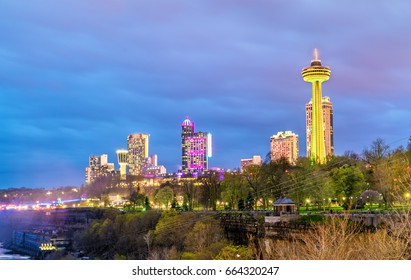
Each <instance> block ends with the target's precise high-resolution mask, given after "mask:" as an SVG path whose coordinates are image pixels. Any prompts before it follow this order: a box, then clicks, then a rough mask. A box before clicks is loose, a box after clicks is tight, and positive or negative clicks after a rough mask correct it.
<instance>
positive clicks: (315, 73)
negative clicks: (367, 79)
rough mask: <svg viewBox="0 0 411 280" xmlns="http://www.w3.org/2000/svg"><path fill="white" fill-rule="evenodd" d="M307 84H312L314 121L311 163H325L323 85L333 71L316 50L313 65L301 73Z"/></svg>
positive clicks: (312, 125) (312, 120) (312, 126)
mask: <svg viewBox="0 0 411 280" xmlns="http://www.w3.org/2000/svg"><path fill="white" fill-rule="evenodd" d="M301 74H302V76H303V79H304V81H305V82H308V83H311V84H312V99H311V100H312V119H311V146H310V151H311V156H310V159H311V162H316V163H320V164H322V163H325V162H326V160H327V155H326V151H325V143H324V127H323V110H322V83H323V82H325V81H327V80H328V79H329V78H330V75H331V70H330V68H329V67H327V66H322V65H321V60H319V59H318V51H317V49H314V59H313V60H311V65H310V66H309V67H306V68H304V69H303V70H302V72H301Z"/></svg>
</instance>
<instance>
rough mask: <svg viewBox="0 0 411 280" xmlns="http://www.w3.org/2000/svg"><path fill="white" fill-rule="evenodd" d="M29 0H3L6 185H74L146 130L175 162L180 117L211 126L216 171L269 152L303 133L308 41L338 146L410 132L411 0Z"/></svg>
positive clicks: (168, 162) (1, 118)
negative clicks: (285, 137) (273, 138)
mask: <svg viewBox="0 0 411 280" xmlns="http://www.w3.org/2000/svg"><path fill="white" fill-rule="evenodd" d="M23 2H24V3H23V4H22V3H21V2H19V3H14V2H12V1H4V2H2V3H1V4H0V11H2V12H1V14H2V17H0V35H1V36H0V38H2V39H1V43H0V94H1V96H2V101H1V102H0V106H1V109H0V122H1V123H0V127H1V134H0V135H1V138H0V143H1V145H0V157H1V158H2V161H1V163H0V174H1V175H0V179H1V181H0V188H8V187H45V188H48V187H57V186H64V185H80V184H81V183H82V182H83V181H84V167H85V166H87V164H88V158H89V156H90V155H93V154H95V155H101V154H106V153H107V154H108V157H109V159H111V160H110V161H111V162H115V168H116V169H118V168H119V166H118V164H117V160H115V159H116V158H117V157H116V150H117V149H121V148H124V137H125V135H129V134H133V133H140V132H147V133H149V134H150V150H152V151H155V153H156V154H158V156H159V159H160V162H161V164H164V165H165V166H166V168H167V170H168V171H170V172H172V171H174V170H177V169H178V166H179V165H181V162H180V159H181V138H180V137H181V135H180V132H181V131H180V129H179V125H180V124H181V120H182V119H184V117H185V116H190V118H191V119H192V120H195V121H196V122H197V123H198V124H199V125H200V127H201V130H204V131H207V132H210V133H211V134H212V135H213V148H214V155H213V157H212V158H211V159H210V162H209V167H210V168H212V167H222V168H227V169H233V168H237V167H239V162H240V159H242V158H249V157H250V156H252V155H261V156H262V157H263V158H265V156H266V154H267V153H268V152H269V149H270V148H269V140H268V139H269V137H270V135H273V134H275V133H276V132H278V131H286V130H291V131H293V132H295V133H296V134H298V135H300V137H301V139H304V135H305V104H306V103H307V102H309V99H310V87H309V85H308V84H307V83H305V82H304V81H303V80H302V79H301V70H302V69H303V68H304V67H306V66H307V64H308V63H309V61H310V60H311V59H312V58H313V54H312V50H313V49H314V48H318V50H319V52H320V58H321V60H322V62H323V65H329V66H330V67H331V68H332V71H333V74H332V75H333V76H332V78H331V79H330V80H329V81H328V82H327V84H326V89H324V94H325V95H327V96H330V97H331V99H332V102H333V111H334V123H333V128H334V148H335V150H334V154H336V155H342V154H343V153H344V152H345V151H348V150H352V151H354V152H357V153H361V152H362V150H363V149H364V148H366V147H368V146H369V145H370V144H371V143H372V141H373V140H375V139H376V138H382V139H384V140H385V142H386V143H387V144H389V145H390V146H391V147H398V146H399V145H403V146H405V145H407V139H408V136H409V135H410V134H411V133H410V128H411V112H410V110H409V108H411V98H409V94H410V92H411V82H410V79H409V77H410V76H411V57H410V56H409V55H408V53H409V49H410V48H411V39H410V38H409V36H407V34H408V30H409V29H410V28H411V22H410V21H409V20H408V19H409V18H410V16H411V12H410V11H411V4H410V3H407V2H406V1H397V2H396V4H395V5H393V4H392V3H385V2H383V1H372V2H371V0H370V1H362V2H361V3H358V1H357V2H354V1H353V0H349V1H348V2H347V1H344V2H341V3H328V2H326V1H296V2H293V3H275V2H271V1H265V0H259V1H253V2H243V1H240V2H238V1H226V2H224V3H221V1H220V2H214V1H196V2H195V3H193V2H186V1H177V0H176V1H158V3H157V5H153V4H150V3H146V2H140V1H117V2H110V1H104V2H102V3H99V4H98V5H95V3H84V2H83V1H77V0H74V1H65V0H63V1H59V3H56V2H55V1H41V2H40V1H36V0H35V1H24V0H23ZM159 5H160V6H159ZM158 7H161V9H159V8H158ZM299 145H300V146H299V150H300V156H303V155H304V153H303V152H302V151H305V150H306V147H305V141H302V140H301V141H299ZM22 174H24V175H22Z"/></svg>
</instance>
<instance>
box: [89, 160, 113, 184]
mask: <svg viewBox="0 0 411 280" xmlns="http://www.w3.org/2000/svg"><path fill="white" fill-rule="evenodd" d="M114 171H115V170H114V163H109V162H108V156H107V154H102V155H100V156H94V155H93V156H90V157H89V166H88V167H86V170H85V181H86V184H90V183H93V182H94V181H95V180H96V179H97V178H98V177H101V176H107V175H109V174H114Z"/></svg>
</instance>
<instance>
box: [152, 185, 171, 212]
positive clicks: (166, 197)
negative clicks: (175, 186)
mask: <svg viewBox="0 0 411 280" xmlns="http://www.w3.org/2000/svg"><path fill="white" fill-rule="evenodd" d="M173 198H174V192H173V190H172V189H171V188H170V187H165V188H161V189H159V190H158V192H157V194H156V196H155V200H156V202H157V203H159V204H160V205H161V207H163V208H166V209H168V208H169V207H170V203H171V202H172V201H173Z"/></svg>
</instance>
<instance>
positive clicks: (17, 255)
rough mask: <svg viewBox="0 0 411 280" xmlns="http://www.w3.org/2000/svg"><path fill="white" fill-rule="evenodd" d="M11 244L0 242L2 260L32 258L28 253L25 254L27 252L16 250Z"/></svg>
mask: <svg viewBox="0 0 411 280" xmlns="http://www.w3.org/2000/svg"><path fill="white" fill-rule="evenodd" d="M9 245H10V244H8V243H7V242H5V243H3V242H0V260H30V259H32V258H31V257H30V256H29V255H28V254H25V252H21V251H19V250H15V249H14V248H12V247H11V246H9Z"/></svg>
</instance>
